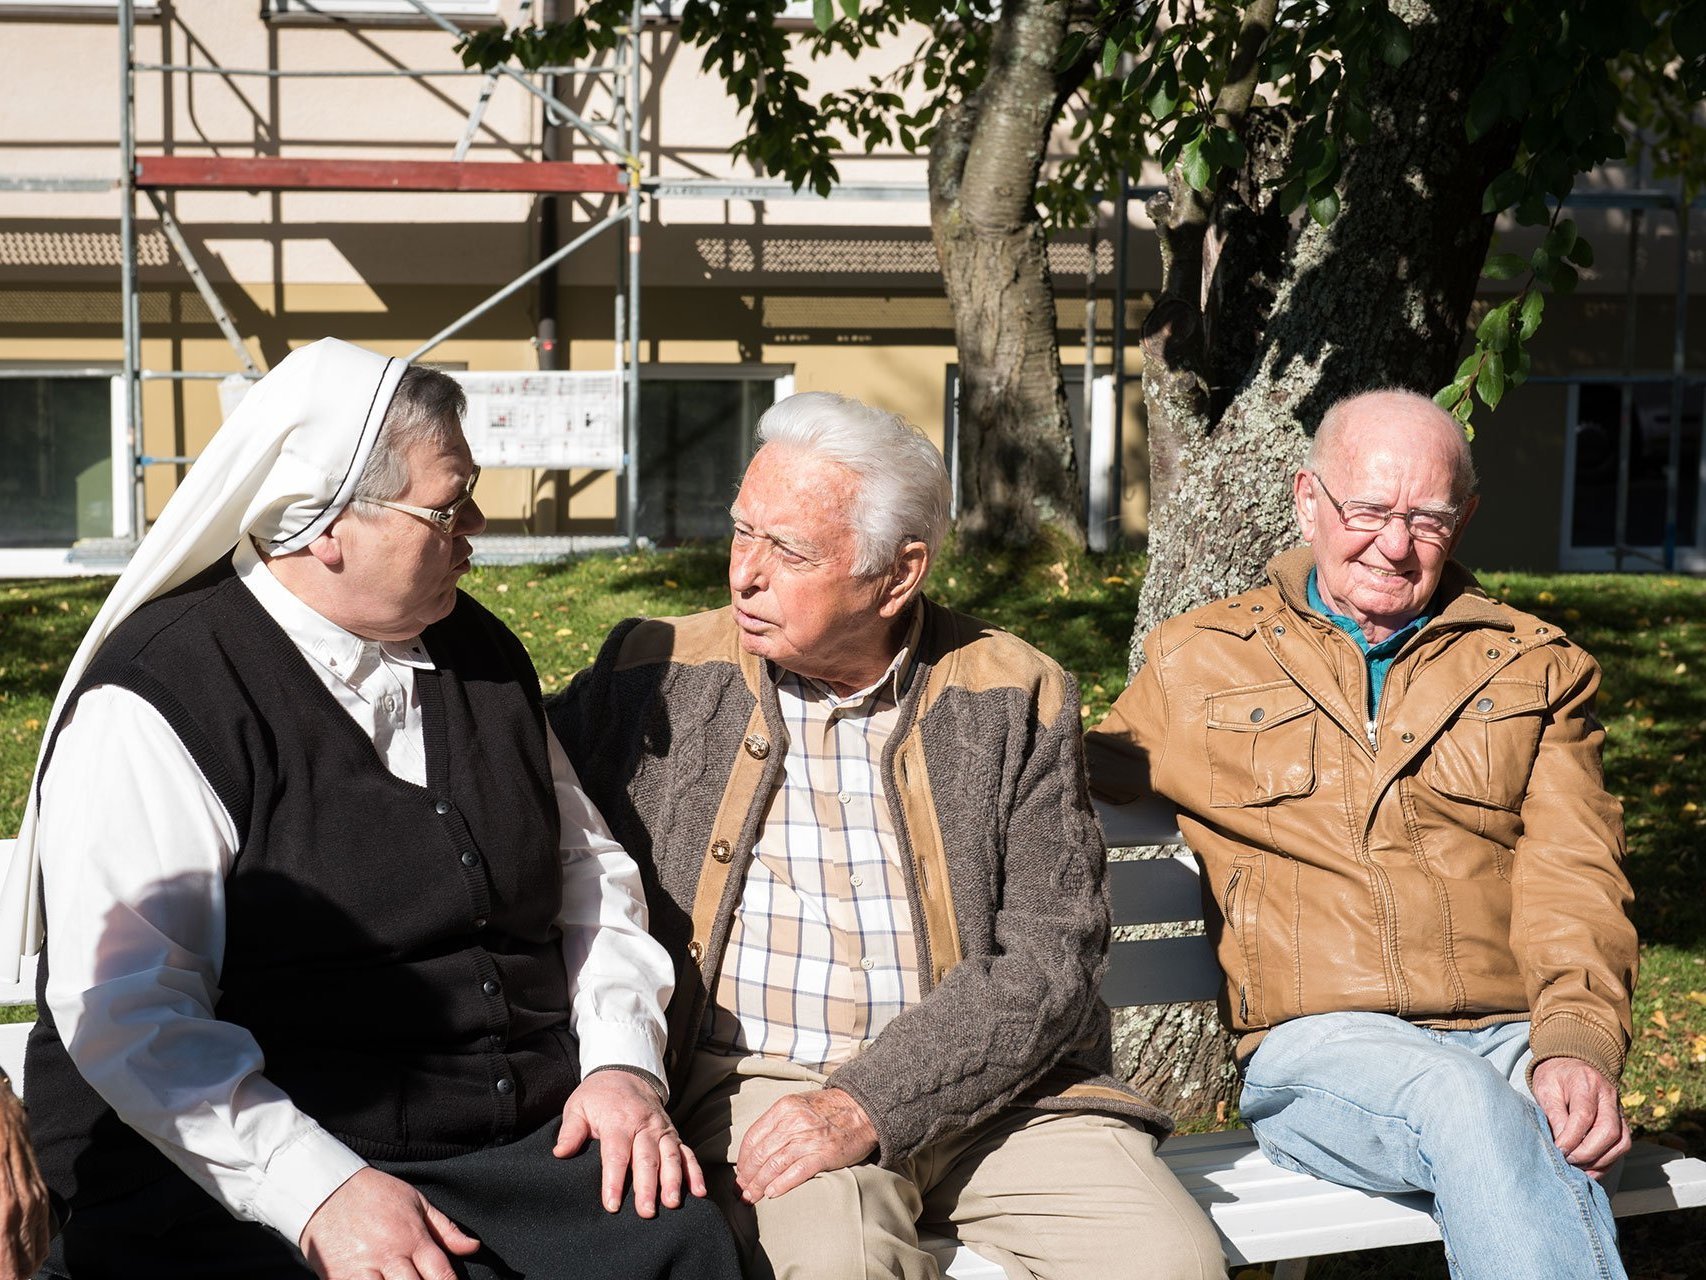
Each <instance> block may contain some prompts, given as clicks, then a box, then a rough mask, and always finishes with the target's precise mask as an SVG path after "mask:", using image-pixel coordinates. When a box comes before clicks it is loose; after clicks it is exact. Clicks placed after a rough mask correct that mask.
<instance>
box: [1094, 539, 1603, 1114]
mask: <svg viewBox="0 0 1706 1280" xmlns="http://www.w3.org/2000/svg"><path fill="white" fill-rule="evenodd" d="M1313 563H1314V562H1313V557H1312V555H1311V553H1310V551H1309V550H1308V548H1298V549H1297V550H1295V551H1291V552H1287V553H1286V554H1284V555H1281V556H1278V557H1276V558H1275V559H1274V561H1273V562H1272V563H1271V564H1270V565H1269V566H1268V572H1269V576H1270V579H1271V583H1270V585H1268V586H1266V587H1262V588H1259V589H1257V590H1254V591H1249V592H1246V593H1244V594H1243V595H1239V596H1233V597H1231V598H1229V599H1226V600H1221V601H1219V602H1217V603H1215V604H1211V605H1208V606H1206V607H1205V608H1202V609H1197V610H1195V611H1193V612H1191V613H1187V614H1184V615H1181V616H1180V617H1177V618H1173V619H1170V620H1169V621H1167V622H1164V623H1162V624H1161V626H1159V627H1157V628H1156V629H1155V630H1154V631H1153V632H1151V633H1150V635H1149V636H1148V637H1147V638H1146V639H1145V641H1144V648H1145V652H1146V653H1147V655H1148V662H1147V664H1146V665H1145V666H1144V668H1143V670H1142V671H1141V672H1140V673H1139V674H1138V676H1137V678H1136V679H1135V680H1134V681H1133V682H1132V684H1131V686H1130V688H1128V689H1127V690H1126V691H1125V693H1123V694H1122V695H1121V696H1120V699H1119V701H1118V702H1117V703H1116V704H1115V706H1114V709H1113V711H1112V712H1111V713H1110V714H1109V716H1108V718H1107V719H1106V720H1105V721H1103V722H1102V724H1101V725H1099V726H1098V727H1097V728H1096V729H1094V730H1092V731H1091V733H1090V735H1089V740H1088V753H1089V769H1090V779H1091V786H1092V789H1093V790H1094V791H1095V792H1096V793H1097V794H1099V795H1102V796H1104V797H1105V798H1108V799H1111V800H1115V801H1123V800H1129V799H1131V798H1133V797H1134V796H1136V795H1138V794H1140V793H1141V792H1143V791H1144V790H1146V789H1148V788H1150V787H1153V789H1154V790H1155V791H1157V792H1159V793H1160V794H1162V795H1164V796H1166V797H1168V798H1169V799H1170V800H1172V801H1173V802H1174V803H1175V804H1176V805H1177V806H1178V808H1179V823H1180V830H1181V831H1182V832H1183V833H1184V835H1185V838H1186V840H1187V841H1188V842H1189V844H1190V846H1191V848H1192V849H1193V850H1195V851H1196V853H1197V855H1198V856H1199V857H1200V858H1201V860H1202V863H1203V867H1204V871H1205V875H1206V879H1205V882H1204V898H1205V909H1206V915H1207V920H1208V929H1209V933H1210V936H1211V937H1213V938H1214V940H1215V945H1216V948H1217V950H1218V954H1219V958H1220V963H1221V968H1222V969H1223V970H1224V972H1225V974H1226V985H1225V987H1224V989H1223V991H1222V995H1221V1016H1222V1018H1223V1019H1224V1021H1225V1022H1226V1024H1227V1026H1228V1027H1230V1028H1231V1029H1232V1030H1233V1031H1234V1032H1236V1033H1240V1034H1241V1035H1242V1040H1241V1042H1240V1045H1239V1053H1240V1056H1241V1057H1243V1056H1245V1055H1247V1054H1248V1053H1250V1052H1252V1051H1253V1050H1254V1048H1255V1045H1256V1043H1257V1041H1258V1040H1259V1038H1260V1034H1261V1033H1262V1032H1263V1031H1265V1030H1266V1029H1267V1028H1269V1027H1272V1026H1274V1025H1276V1024H1277V1023H1280V1022H1283V1021H1285V1020H1286V1019H1288V1018H1295V1017H1299V1016H1301V1015H1303V1014H1311V1013H1326V1012H1334V1011H1341V1010H1372V1011H1377V1012H1384V1013H1391V1014H1396V1015H1397V1016H1399V1017H1403V1018H1409V1019H1412V1020H1414V1021H1416V1022H1420V1023H1425V1024H1427V1025H1429V1026H1438V1027H1453V1028H1463V1027H1478V1026H1484V1025H1487V1024H1490V1023H1494V1022H1501V1021H1509V1020H1511V1019H1515V1018H1523V1017H1532V1019H1533V1024H1534V1026H1533V1031H1532V1035H1531V1039H1532V1044H1533V1047H1534V1054H1535V1061H1536V1062H1539V1061H1542V1060H1544V1059H1546V1058H1552V1057H1574V1058H1582V1059H1585V1060H1586V1061H1588V1062H1591V1063H1592V1064H1593V1065H1594V1066H1596V1067H1598V1068H1599V1069H1600V1070H1601V1071H1602V1072H1604V1073H1605V1075H1606V1076H1607V1077H1608V1078H1610V1079H1612V1080H1614V1081H1615V1080H1616V1079H1617V1078H1618V1076H1619V1074H1620V1073H1621V1071H1622V1066H1623V1058H1624V1054H1625V1052H1626V1051H1627V1049H1628V1045H1629V1039H1630V1009H1629V999H1630V991H1631V989H1632V987H1633V984H1634V978H1635V966H1636V945H1635V931H1634V928H1633V926H1632V925H1631V924H1630V923H1629V918H1628V906H1629V901H1630V897H1631V895H1630V890H1629V882H1628V880H1627V879H1626V878H1625V877H1624V874H1623V868H1622V860H1623V852H1624V846H1623V825H1622V813H1621V807H1620V806H1619V804H1618V802H1617V800H1616V799H1615V798H1614V797H1613V796H1611V795H1610V794H1609V793H1608V792H1607V791H1606V790H1605V783H1604V774H1603V772H1602V769H1601V764H1600V748H1601V744H1602V742H1603V739H1604V736H1605V735H1604V730H1603V729H1602V728H1601V727H1600V725H1599V722H1598V721H1597V720H1595V719H1594V716H1593V701H1594V695H1595V693H1596V691H1597V690H1598V688H1599V667H1598V665H1597V664H1596V663H1595V662H1594V660H1593V659H1592V658H1590V657H1589V656H1588V655H1587V653H1585V652H1584V651H1583V650H1582V649H1581V648H1580V647H1579V646H1577V645H1576V644H1574V643H1572V642H1571V641H1570V640H1569V638H1568V637H1567V636H1565V634H1564V633H1563V631H1561V630H1560V629H1559V628H1558V627H1556V626H1553V625H1551V624H1549V623H1545V622H1542V621H1540V620H1539V619H1538V618H1535V617H1532V616H1530V615H1528V614H1525V613H1521V612H1518V611H1517V610H1515V609H1512V608H1509V607H1507V606H1506V605H1503V604H1501V603H1499V602H1497V601H1495V600H1491V599H1489V598H1488V597H1487V596H1486V595H1485V594H1484V593H1483V592H1482V591H1481V589H1480V588H1479V586H1477V585H1476V583H1475V580H1474V579H1473V577H1471V576H1470V575H1469V574H1468V572H1467V571H1465V570H1463V569H1462V568H1461V567H1459V566H1458V565H1456V564H1455V563H1452V564H1450V565H1448V566H1447V569H1446V573H1445V577H1444V579H1443V581H1442V585H1441V590H1440V596H1439V599H1440V600H1442V601H1444V602H1445V603H1444V605H1443V607H1442V608H1441V609H1440V612H1439V614H1438V616H1437V617H1435V618H1434V619H1433V621H1431V622H1429V623H1428V624H1427V625H1426V626H1425V627H1424V628H1423V629H1422V630H1421V631H1420V632H1418V633H1417V634H1416V635H1415V636H1414V637H1412V638H1411V640H1410V641H1409V642H1408V643H1407V644H1406V645H1405V646H1404V648H1403V649H1402V651H1401V652H1400V653H1399V655H1398V657H1397V659H1396V660H1395V661H1394V662H1393V664H1392V667H1391V670H1390V672H1389V673H1388V675H1387V678H1386V686H1385V690H1384V692H1383V694H1382V696H1381V705H1380V707H1379V709H1378V715H1377V717H1376V718H1375V719H1374V720H1372V721H1371V720H1370V719H1369V718H1368V715H1367V712H1366V707H1367V705H1368V703H1367V671H1366V665H1365V662H1364V659H1363V655H1362V653H1361V652H1360V651H1359V650H1358V648H1357V646H1356V644H1355V642H1354V641H1353V640H1352V639H1351V638H1350V637H1349V636H1347V635H1345V634H1344V633H1343V632H1341V631H1338V630H1337V629H1336V628H1334V627H1333V626H1332V625H1331V624H1330V623H1329V622H1328V621H1327V620H1326V619H1325V618H1323V617H1321V616H1320V615H1318V614H1316V613H1314V612H1313V611H1311V610H1310V609H1309V607H1308V605H1307V603H1306V601H1307V590H1308V586H1307V584H1308V579H1309V571H1310V569H1311V568H1312V567H1313Z"/></svg>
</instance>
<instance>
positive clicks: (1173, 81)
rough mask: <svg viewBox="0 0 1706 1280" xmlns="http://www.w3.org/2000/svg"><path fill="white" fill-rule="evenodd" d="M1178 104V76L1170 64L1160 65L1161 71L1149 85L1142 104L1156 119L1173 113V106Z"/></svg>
mask: <svg viewBox="0 0 1706 1280" xmlns="http://www.w3.org/2000/svg"><path fill="white" fill-rule="evenodd" d="M1178 105H1179V77H1178V72H1176V71H1175V70H1174V69H1173V67H1172V65H1171V64H1170V63H1169V64H1168V65H1166V66H1164V67H1162V69H1161V73H1160V74H1159V75H1157V76H1156V77H1155V83H1154V84H1152V85H1151V86H1150V87H1149V97H1148V99H1147V100H1146V101H1145V102H1144V106H1146V107H1147V108H1148V109H1149V114H1150V115H1151V116H1153V117H1154V118H1155V119H1156V120H1165V119H1166V118H1167V117H1168V116H1170V115H1172V114H1173V108H1174V107H1176V106H1178Z"/></svg>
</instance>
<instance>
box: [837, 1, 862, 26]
mask: <svg viewBox="0 0 1706 1280" xmlns="http://www.w3.org/2000/svg"><path fill="white" fill-rule="evenodd" d="M841 12H842V13H844V14H846V15H847V21H849V22H857V21H859V0H841Z"/></svg>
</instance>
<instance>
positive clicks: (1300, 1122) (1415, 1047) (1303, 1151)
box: [1239, 1013, 1625, 1280]
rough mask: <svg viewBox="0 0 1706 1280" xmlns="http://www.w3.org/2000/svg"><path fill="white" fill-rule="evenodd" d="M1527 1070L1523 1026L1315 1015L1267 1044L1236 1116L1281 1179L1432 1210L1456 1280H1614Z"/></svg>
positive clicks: (1610, 1260)
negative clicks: (1313, 1181) (1417, 1201)
mask: <svg viewBox="0 0 1706 1280" xmlns="http://www.w3.org/2000/svg"><path fill="white" fill-rule="evenodd" d="M1531 1056H1532V1055H1531V1054H1530V1052H1529V1048H1528V1023H1526V1022H1507V1023H1501V1024H1500V1025H1498V1026H1493V1027H1486V1028H1483V1029H1482V1030H1479V1031H1430V1030H1428V1029H1427V1028H1426V1027H1418V1026H1416V1025H1414V1024H1413V1023H1409V1022H1405V1021H1404V1020H1402V1019H1401V1018H1394V1017H1391V1016H1389V1015H1387V1014H1383V1013H1326V1014H1317V1015H1314V1016H1312V1017H1305V1018H1298V1019H1295V1020H1294V1021H1291V1022H1285V1023H1281V1024H1280V1025H1279V1026H1278V1027H1275V1028H1274V1029H1273V1030H1272V1031H1270V1032H1269V1033H1268V1034H1267V1036H1266V1037H1265V1038H1264V1039H1263V1040H1262V1042H1261V1044H1260V1045H1259V1046H1257V1049H1256V1052H1255V1053H1254V1054H1253V1055H1252V1056H1251V1058H1250V1061H1249V1063H1248V1064H1247V1066H1246V1068H1245V1072H1244V1092H1243V1096H1242V1098H1241V1099H1240V1102H1239V1107H1240V1109H1241V1110H1242V1112H1243V1116H1244V1121H1245V1123H1246V1124H1248V1125H1249V1126H1250V1128H1251V1129H1252V1130H1253V1131H1254V1132H1255V1135H1256V1141H1257V1142H1258V1143H1259V1144H1260V1145H1261V1148H1262V1151H1263V1154H1265V1155H1266V1156H1267V1157H1268V1159H1270V1160H1271V1161H1273V1162H1274V1163H1275V1164H1277V1165H1280V1166H1281V1167H1283V1168H1287V1169H1295V1170H1298V1171H1299V1172H1302V1173H1311V1174H1314V1175H1315V1176H1316V1177H1318V1178H1324V1179H1326V1180H1328V1181H1329V1182H1336V1183H1339V1184H1340V1185H1342V1186H1347V1187H1357V1188H1360V1189H1361V1190H1364V1191H1382V1192H1414V1191H1424V1192H1428V1193H1429V1194H1431V1195H1432V1196H1433V1198H1434V1208H1433V1215H1434V1220H1435V1221H1436V1222H1438V1223H1439V1229H1440V1235H1441V1236H1443V1237H1444V1239H1445V1256H1446V1262H1447V1264H1448V1265H1449V1266H1450V1268H1451V1274H1452V1275H1453V1276H1454V1277H1458V1280H1480V1278H1481V1277H1486V1278H1487V1280H1519V1278H1521V1277H1533V1280H1567V1278H1571V1277H1578V1276H1579V1277H1594V1280H1624V1277H1625V1272H1624V1270H1623V1264H1622V1263H1621V1262H1620V1261H1619V1259H1618V1256H1617V1227H1616V1223H1615V1220H1614V1219H1613V1218H1612V1216H1611V1202H1610V1200H1609V1198H1608V1194H1607V1190H1606V1189H1605V1188H1604V1187H1601V1186H1600V1184H1599V1183H1597V1182H1595V1181H1594V1180H1593V1179H1592V1178H1589V1177H1588V1176H1587V1175H1586V1174H1584V1173H1583V1172H1581V1170H1579V1169H1576V1168H1573V1167H1572V1166H1571V1165H1570V1164H1569V1163H1568V1162H1567V1161H1566V1160H1565V1159H1564V1157H1563V1155H1562V1154H1561V1153H1560V1152H1559V1151H1558V1148H1557V1147H1556V1146H1554V1145H1553V1142H1552V1130H1551V1127H1550V1126H1549V1125H1548V1124H1547V1122H1546V1116H1545V1113H1543V1112H1542V1111H1541V1110H1540V1108H1539V1107H1538V1106H1537V1105H1536V1104H1535V1102H1534V1100H1533V1098H1532V1097H1531V1096H1530V1094H1529V1092H1528V1085H1527V1082H1526V1075H1527V1069H1528V1060H1529V1058H1530V1057H1531Z"/></svg>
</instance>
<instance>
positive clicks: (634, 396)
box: [622, 0, 641, 551]
mask: <svg viewBox="0 0 1706 1280" xmlns="http://www.w3.org/2000/svg"><path fill="white" fill-rule="evenodd" d="M640 22H641V15H640V4H639V0H635V2H634V8H633V12H632V14H631V16H630V17H629V20H628V39H627V42H626V43H627V46H628V82H627V84H626V86H625V88H626V89H627V91H628V111H627V116H628V119H627V121H626V124H627V126H628V136H627V143H628V344H627V345H628V363H627V367H626V369H624V370H623V372H624V374H625V375H626V382H627V386H626V389H625V391H624V394H623V396H622V407H623V410H624V414H625V421H624V424H623V425H624V427H625V432H624V438H625V440H626V442H627V444H626V448H627V455H628V469H627V473H626V476H625V479H626V481H627V495H628V501H627V526H628V527H627V528H626V529H625V530H624V532H625V533H626V534H627V535H628V549H629V550H630V551H632V550H634V549H636V548H637V547H638V546H639V545H640V534H639V506H640V230H641V227H640Z"/></svg>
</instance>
